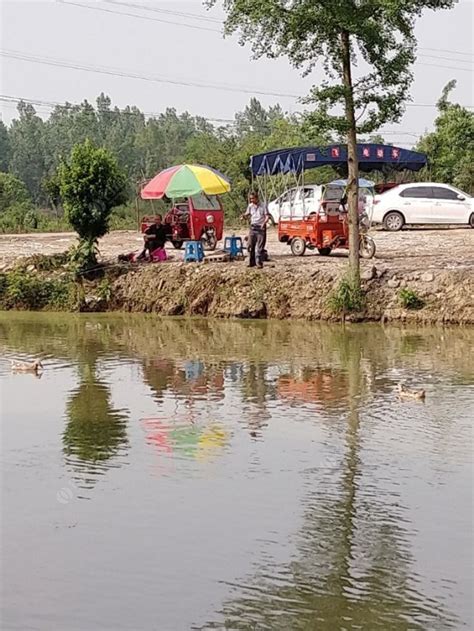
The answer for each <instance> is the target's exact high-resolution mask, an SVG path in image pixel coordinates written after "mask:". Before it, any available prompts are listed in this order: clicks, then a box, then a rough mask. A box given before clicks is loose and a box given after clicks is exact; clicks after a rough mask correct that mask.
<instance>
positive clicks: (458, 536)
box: [0, 314, 474, 631]
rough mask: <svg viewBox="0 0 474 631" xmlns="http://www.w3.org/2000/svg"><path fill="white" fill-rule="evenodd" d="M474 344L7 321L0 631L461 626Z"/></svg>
mask: <svg viewBox="0 0 474 631" xmlns="http://www.w3.org/2000/svg"><path fill="white" fill-rule="evenodd" d="M473 344H474V331H473V330H465V329H464V330H463V329H457V330H443V329H420V330H402V329H397V328H382V327H379V326H376V325H371V326H357V327H346V328H342V327H341V326H332V327H330V326H323V325H318V324H306V323H278V322H273V323H272V322H270V323H268V322H267V323H265V322H259V323H255V322H236V321H232V322H214V321H203V320H184V319H183V320H179V319H173V320H169V319H168V320H167V319H158V318H154V317H150V316H143V317H132V316H125V315H120V316H115V315H114V316H112V315H104V316H72V315H68V316H56V315H51V314H1V315H0V349H1V350H0V352H1V356H2V357H1V360H0V379H1V457H2V477H1V531H0V532H1V592H2V593H1V599H0V601H1V605H0V606H1V616H0V620H1V625H0V626H1V628H2V629H4V630H8V631H10V630H18V631H27V630H41V631H43V630H45V631H46V630H47V631H51V630H53V629H54V630H56V629H57V630H61V631H121V630H124V631H125V630H126V631H138V630H158V631H175V630H176V631H186V630H188V629H189V630H191V629H193V630H195V629H200V630H204V629H249V630H250V629H251V630H257V631H260V630H272V631H280V630H281V631H287V630H291V631H293V630H295V631H298V630H301V631H303V630H305V631H309V630H313V629H314V630H317V631H326V630H327V631H329V630H330V631H335V630H339V629H351V630H352V629H368V630H372V629H375V630H376V629H384V630H385V629H388V630H391V629H400V630H405V629H430V630H431V629H437V630H438V629H439V630H443V631H444V630H446V629H462V628H466V629H468V628H472V626H473V614H472V593H473V582H472V579H473V556H472V550H473V547H472V544H473V537H472V526H473V477H472V476H473V459H472V446H473V440H472V418H473V415H472V412H473V409H474V355H473V353H472V347H473ZM34 357H42V358H43V364H44V368H45V369H44V372H43V374H42V376H41V378H36V377H35V376H34V375H32V374H13V373H12V372H11V366H10V360H13V359H15V360H25V359H30V358H34ZM403 380H405V381H406V382H407V384H408V385H410V386H411V387H415V388H424V389H426V401H425V402H424V403H423V402H420V401H416V400H413V401H401V400H399V398H398V396H397V394H396V391H395V389H396V385H397V384H398V383H399V382H400V381H403Z"/></svg>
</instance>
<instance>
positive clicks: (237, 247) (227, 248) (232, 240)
mask: <svg viewBox="0 0 474 631" xmlns="http://www.w3.org/2000/svg"><path fill="white" fill-rule="evenodd" d="M224 252H227V253H228V254H230V258H231V259H236V258H237V257H238V256H241V257H242V258H243V257H244V247H243V243H242V237H226V238H225V241H224Z"/></svg>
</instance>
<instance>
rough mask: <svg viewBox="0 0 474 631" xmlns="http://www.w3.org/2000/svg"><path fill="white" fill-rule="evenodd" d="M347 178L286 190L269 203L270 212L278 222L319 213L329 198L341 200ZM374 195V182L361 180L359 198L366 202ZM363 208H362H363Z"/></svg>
mask: <svg viewBox="0 0 474 631" xmlns="http://www.w3.org/2000/svg"><path fill="white" fill-rule="evenodd" d="M346 185H347V180H334V181H333V182H329V184H323V185H320V184H305V185H304V186H299V187H294V188H290V189H288V190H286V191H285V192H284V193H283V194H282V195H280V197H277V198H276V199H274V200H273V201H271V202H270V203H269V204H268V212H269V213H270V216H271V218H272V220H273V223H275V224H277V223H278V222H279V221H280V219H289V218H294V219H298V218H300V219H301V218H302V217H307V216H309V215H312V214H313V213H318V212H319V210H320V209H321V207H322V205H324V203H325V202H326V201H328V200H338V201H339V200H340V199H341V198H342V196H343V194H344V190H345V188H346ZM373 195H374V188H373V182H370V181H369V180H364V179H360V180H359V200H360V203H361V204H365V199H366V198H367V197H372V196H373ZM361 210H362V209H361Z"/></svg>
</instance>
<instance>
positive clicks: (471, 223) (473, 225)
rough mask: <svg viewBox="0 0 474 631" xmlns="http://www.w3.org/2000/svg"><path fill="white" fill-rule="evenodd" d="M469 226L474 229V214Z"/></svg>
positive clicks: (470, 218)
mask: <svg viewBox="0 0 474 631" xmlns="http://www.w3.org/2000/svg"><path fill="white" fill-rule="evenodd" d="M469 225H470V226H471V228H474V213H471V216H470V217H469Z"/></svg>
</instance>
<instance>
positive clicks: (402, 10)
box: [206, 0, 455, 285]
mask: <svg viewBox="0 0 474 631" xmlns="http://www.w3.org/2000/svg"><path fill="white" fill-rule="evenodd" d="M454 2H455V0H222V4H223V6H224V9H225V11H226V13H227V20H226V23H225V30H226V32H227V33H234V32H236V31H238V32H239V33H240V42H241V44H245V43H247V42H249V43H250V44H251V46H252V49H253V52H254V55H255V56H256V57H261V56H267V57H271V58H276V57H280V56H286V57H288V59H289V60H290V62H291V63H292V64H293V65H294V66H295V67H296V68H299V69H301V70H302V72H303V74H308V73H309V72H310V71H311V70H312V69H313V68H314V67H315V66H316V65H317V64H318V63H320V64H321V65H322V66H323V68H324V70H325V74H326V77H327V79H325V80H324V81H323V82H322V83H321V85H319V86H315V87H313V89H312V90H311V94H310V95H309V97H308V98H307V99H306V102H307V103H312V104H314V105H317V108H316V109H315V111H314V112H313V113H312V114H310V115H309V117H308V122H309V124H310V125H312V126H313V127H314V128H315V129H316V130H317V131H318V132H321V131H323V132H325V131H326V132H327V131H329V130H331V131H335V132H337V133H339V134H343V135H345V136H346V137H347V148H348V159H347V165H348V211H349V212H348V218H349V264H350V273H351V274H352V277H353V281H354V284H355V285H357V284H359V282H360V279H359V226H358V211H357V197H358V195H357V188H358V175H359V171H358V160H357V133H358V132H363V133H369V132H372V131H375V130H376V129H378V128H379V127H380V125H382V124H383V123H386V122H389V121H397V120H399V119H400V117H401V115H402V113H403V111H404V101H405V100H406V98H407V96H408V89H409V87H410V83H411V80H412V73H411V70H410V66H411V64H412V63H413V61H414V59H415V47H416V39H415V35H414V22H415V18H416V17H417V16H418V15H420V14H421V12H422V11H423V9H425V8H431V9H437V8H448V7H450V6H452V5H453V4H454ZM217 3H218V0H207V2H206V4H207V5H209V6H213V5H215V4H217ZM359 63H361V65H362V66H365V67H367V71H366V73H365V75H364V74H362V73H357V75H356V72H355V71H357V70H358V69H359V66H358V64H359ZM341 106H342V108H343V109H342V113H341V111H340V110H338V109H337V108H340V107H341ZM335 108H336V109H335Z"/></svg>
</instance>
